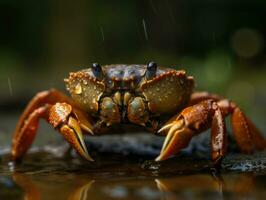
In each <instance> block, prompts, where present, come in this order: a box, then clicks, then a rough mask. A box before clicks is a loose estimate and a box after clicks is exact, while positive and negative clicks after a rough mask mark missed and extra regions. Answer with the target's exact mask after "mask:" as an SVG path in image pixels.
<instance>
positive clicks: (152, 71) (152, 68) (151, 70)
mask: <svg viewBox="0 0 266 200" xmlns="http://www.w3.org/2000/svg"><path fill="white" fill-rule="evenodd" d="M156 71H157V64H156V63H155V62H149V63H148V65H147V70H146V72H145V77H146V79H147V80H150V79H152V78H153V77H154V76H155V75H156Z"/></svg>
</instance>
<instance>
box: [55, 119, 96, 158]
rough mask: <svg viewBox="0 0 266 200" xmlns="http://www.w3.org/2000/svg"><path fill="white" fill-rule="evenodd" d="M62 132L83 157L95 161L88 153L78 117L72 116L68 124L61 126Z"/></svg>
mask: <svg viewBox="0 0 266 200" xmlns="http://www.w3.org/2000/svg"><path fill="white" fill-rule="evenodd" d="M60 132H61V133H62V135H63V136H64V138H65V139H66V140H67V141H68V142H69V143H70V144H71V146H72V147H73V148H74V149H75V150H76V151H77V152H78V153H79V154H80V155H81V156H82V157H83V158H85V159H86V160H88V161H94V160H93V159H92V157H91V156H90V154H89V153H88V150H87V147H86V145H85V142H84V139H83V135H82V131H81V129H80V126H79V124H78V122H77V120H76V119H74V118H73V117H70V118H69V120H68V125H63V126H62V127H61V128H60Z"/></svg>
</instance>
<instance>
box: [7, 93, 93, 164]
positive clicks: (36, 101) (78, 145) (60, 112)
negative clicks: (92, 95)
mask: <svg viewBox="0 0 266 200" xmlns="http://www.w3.org/2000/svg"><path fill="white" fill-rule="evenodd" d="M41 118H43V119H46V120H47V121H48V122H49V123H50V124H51V125H53V127H55V128H57V129H58V130H59V132H60V133H61V134H62V135H63V136H64V137H65V138H66V140H67V141H68V142H69V143H70V145H71V146H73V148H75V149H76V150H77V152H78V153H79V154H80V155H81V156H83V157H84V158H86V159H87V160H92V159H91V157H90V156H89V154H88V152H87V149H86V146H85V144H84V141H83V138H82V132H81V129H83V130H85V131H87V132H92V131H91V130H92V121H91V120H90V118H88V116H86V114H85V113H83V112H82V111H80V110H79V109H78V108H76V107H75V106H74V104H73V102H72V101H71V99H69V98H68V97H67V96H65V95H64V94H63V93H61V92H59V91H57V90H54V89H52V90H49V91H44V92H40V93H38V94H37V95H36V96H35V97H34V98H33V99H32V100H31V101H30V102H29V104H28V106H27V107H26V109H25V110H24V112H23V114H22V115H21V117H20V119H19V121H18V124H17V126H16V129H15V132H14V135H13V140H12V150H11V154H12V157H13V159H14V160H15V161H16V160H19V159H20V158H22V156H23V155H24V154H25V153H26V152H27V150H28V149H29V147H30V146H31V144H32V142H33V140H34V138H35V136H36V132H37V129H38V125H39V120H40V119H41Z"/></svg>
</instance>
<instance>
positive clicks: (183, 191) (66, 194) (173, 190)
mask: <svg viewBox="0 0 266 200" xmlns="http://www.w3.org/2000/svg"><path fill="white" fill-rule="evenodd" d="M64 176H66V177H62V176H61V180H60V176H58V177H53V178H48V179H47V177H46V178H45V176H39V177H38V178H36V177H34V176H32V175H29V174H22V173H15V174H13V180H14V181H15V182H16V184H17V185H19V186H20V187H21V188H22V190H23V191H24V199H28V200H31V199H32V200H33V199H34V200H39V199H69V200H74V199H75V200H86V199H106V198H122V199H136V198H137V199H166V200H174V199H186V198H196V197H197V198H198V197H202V198H207V197H212V198H215V199H223V198H224V197H228V196H231V197H232V196H234V197H237V198H243V197H251V196H252V190H254V189H255V187H254V185H255V179H254V178H255V177H254V176H252V175H248V174H246V175H244V174H238V175H236V174H234V175H225V176H224V177H221V176H220V177H219V176H218V177H217V176H211V175H208V174H199V175H187V176H178V177H170V178H158V179H155V180H154V179H143V180H140V179H133V180H124V179H123V180H100V179H99V180H97V181H95V180H89V179H86V178H85V177H84V176H82V175H78V176H77V175H73V174H70V175H64ZM43 178H45V181H44V180H41V179H43ZM57 179H58V181H56V180H57Z"/></svg>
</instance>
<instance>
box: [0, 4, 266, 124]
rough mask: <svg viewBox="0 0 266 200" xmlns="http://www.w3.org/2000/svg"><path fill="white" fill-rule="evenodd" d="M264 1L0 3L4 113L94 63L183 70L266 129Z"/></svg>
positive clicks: (0, 105) (199, 86)
mask: <svg viewBox="0 0 266 200" xmlns="http://www.w3.org/2000/svg"><path fill="white" fill-rule="evenodd" d="M265 15H266V3H265V1H264V0H249V1H248V0H241V1H232V0H223V1H222V0H220V1H212V0H202V1H198V0H179V1H174V0H172V1H171V0H164V1H155V0H146V1H143V0H139V1H125V0H124V1H85V0H76V1H73V2H71V1H65V0H56V1H54V0H49V1H35V0H28V1H19V0H1V1H0V83H1V84H0V108H1V115H2V116H3V115H4V113H8V112H9V111H11V110H12V111H17V112H21V111H22V108H23V107H24V106H25V104H26V102H27V101H28V100H29V99H30V98H31V97H32V96H33V95H34V94H35V93H36V92H38V91H41V90H44V89H48V88H51V87H56V88H59V89H61V90H64V83H63V78H64V77H66V76H68V72H69V71H76V70H79V69H81V68H84V67H88V66H89V65H90V64H91V63H92V62H98V63H101V64H112V63H147V62H148V61H151V60H153V61H156V62H157V63H158V64H159V65H162V66H171V67H174V68H183V69H185V70H186V71H187V72H188V73H189V74H190V75H193V76H194V77H195V79H196V82H197V89H198V90H208V91H210V92H214V93H218V94H220V95H223V96H226V97H229V98H230V99H233V100H235V101H237V102H238V103H239V104H240V106H241V107H242V108H243V109H244V110H245V111H246V113H247V114H248V115H249V116H250V117H251V118H252V119H254V121H255V123H256V124H258V125H259V127H260V128H266V125H264V122H265V120H266V115H265V113H266V108H265V102H266V90H265V84H266V80H265V75H266V54H265V34H266V30H265V29H266V26H265V25H266V24H265V19H266V16H265Z"/></svg>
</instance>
